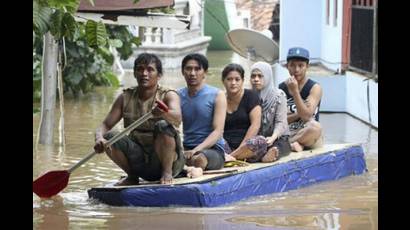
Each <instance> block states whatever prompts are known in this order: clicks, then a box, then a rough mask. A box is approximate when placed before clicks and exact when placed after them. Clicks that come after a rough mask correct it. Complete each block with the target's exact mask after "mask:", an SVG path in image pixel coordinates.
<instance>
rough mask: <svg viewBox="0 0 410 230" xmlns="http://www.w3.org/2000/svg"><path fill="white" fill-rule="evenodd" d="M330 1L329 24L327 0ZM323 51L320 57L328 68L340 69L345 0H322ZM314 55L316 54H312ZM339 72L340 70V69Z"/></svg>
mask: <svg viewBox="0 0 410 230" xmlns="http://www.w3.org/2000/svg"><path fill="white" fill-rule="evenodd" d="M327 1H329V7H330V11H329V24H327V23H326V17H327V15H326V2H327ZM336 2H337V20H336V22H337V24H336V25H334V16H335V13H334V6H335V4H336ZM321 5H322V6H323V7H322V12H321V15H322V20H321V24H320V25H321V30H322V32H321V37H322V39H321V40H322V43H321V53H320V55H319V56H317V57H318V58H320V59H322V61H321V62H322V64H324V65H325V66H326V67H327V68H329V69H332V70H335V71H338V70H340V69H341V62H342V22H343V0H321ZM312 57H314V56H312ZM338 72H339V71H338Z"/></svg>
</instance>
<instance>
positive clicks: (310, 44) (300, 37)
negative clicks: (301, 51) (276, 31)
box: [279, 0, 340, 62]
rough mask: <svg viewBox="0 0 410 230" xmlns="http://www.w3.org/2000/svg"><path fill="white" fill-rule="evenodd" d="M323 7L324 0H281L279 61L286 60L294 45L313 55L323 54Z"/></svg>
mask: <svg viewBox="0 0 410 230" xmlns="http://www.w3.org/2000/svg"><path fill="white" fill-rule="evenodd" d="M339 1H340V0H339ZM322 9H323V7H322V0H309V1H307V0H285V1H280V44H279V61H285V62H286V54H287V51H288V49H289V48H291V47H294V46H302V47H304V48H306V49H308V50H309V52H310V56H311V57H320V56H321V49H322V47H321V44H322V39H321V35H322V28H321V26H318V25H321V24H322V18H323V16H322V11H323V10H322Z"/></svg>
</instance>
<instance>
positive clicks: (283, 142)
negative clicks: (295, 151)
mask: <svg viewBox="0 0 410 230" xmlns="http://www.w3.org/2000/svg"><path fill="white" fill-rule="evenodd" d="M273 146H275V147H276V148H278V150H279V157H284V156H287V155H289V153H290V152H291V151H292V148H291V147H290V142H289V136H288V135H284V136H280V137H279V138H278V139H276V140H275V141H274V142H273V144H272V145H271V146H268V149H269V148H271V147H273Z"/></svg>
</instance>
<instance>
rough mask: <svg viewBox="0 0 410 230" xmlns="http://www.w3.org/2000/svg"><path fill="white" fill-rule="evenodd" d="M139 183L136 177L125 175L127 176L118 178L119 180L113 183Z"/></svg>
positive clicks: (120, 184) (123, 184) (117, 184)
mask: <svg viewBox="0 0 410 230" xmlns="http://www.w3.org/2000/svg"><path fill="white" fill-rule="evenodd" d="M139 183H140V182H139V179H138V178H134V177H129V176H127V177H124V178H122V179H120V181H118V182H117V183H115V184H114V186H127V185H138V184H139Z"/></svg>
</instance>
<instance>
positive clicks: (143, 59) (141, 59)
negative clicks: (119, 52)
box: [134, 53, 162, 76]
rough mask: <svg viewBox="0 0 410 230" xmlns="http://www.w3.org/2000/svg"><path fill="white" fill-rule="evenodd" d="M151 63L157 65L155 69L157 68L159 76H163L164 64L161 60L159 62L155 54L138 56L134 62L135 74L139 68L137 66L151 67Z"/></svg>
mask: <svg viewBox="0 0 410 230" xmlns="http://www.w3.org/2000/svg"><path fill="white" fill-rule="evenodd" d="M151 63H154V64H155V68H157V71H158V73H159V75H161V76H162V63H161V60H159V58H158V56H157V55H155V54H151V53H142V54H140V55H138V57H137V58H136V59H135V61H134V72H135V70H136V68H137V65H140V64H143V65H149V64H151Z"/></svg>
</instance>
